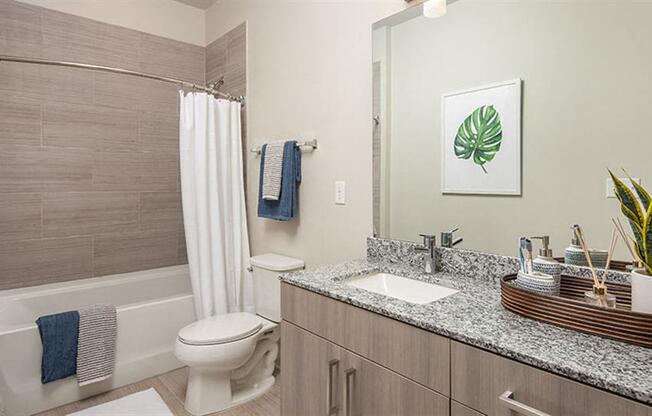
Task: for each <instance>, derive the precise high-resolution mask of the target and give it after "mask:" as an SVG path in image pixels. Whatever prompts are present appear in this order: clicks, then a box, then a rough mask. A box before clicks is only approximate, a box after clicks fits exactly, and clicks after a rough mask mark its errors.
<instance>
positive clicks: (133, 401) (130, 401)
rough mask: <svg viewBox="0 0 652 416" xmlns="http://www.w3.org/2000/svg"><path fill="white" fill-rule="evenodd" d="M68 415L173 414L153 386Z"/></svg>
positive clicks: (157, 415) (169, 415)
mask: <svg viewBox="0 0 652 416" xmlns="http://www.w3.org/2000/svg"><path fill="white" fill-rule="evenodd" d="M68 416H174V415H173V414H172V412H171V411H170V409H169V408H168V407H167V405H166V404H165V402H163V399H161V396H159V394H158V393H157V392H156V390H154V389H153V388H151V389H147V390H144V391H140V392H138V393H134V394H130V395H129V396H125V397H123V398H121V399H117V400H113V401H111V402H107V403H103V404H100V405H97V406H94V407H89V408H88V409H85V410H82V411H79V412H75V413H70V414H69V415H68Z"/></svg>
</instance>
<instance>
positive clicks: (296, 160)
mask: <svg viewBox="0 0 652 416" xmlns="http://www.w3.org/2000/svg"><path fill="white" fill-rule="evenodd" d="M266 147H267V145H263V147H262V149H261V158H260V178H259V181H258V217H260V218H269V219H272V220H277V221H288V220H291V219H292V218H294V217H296V216H297V215H298V214H299V201H298V192H297V191H298V188H299V184H300V183H301V149H300V148H299V147H298V146H297V141H296V140H288V141H287V142H285V146H284V147H283V170H282V178H281V194H280V195H279V199H278V201H270V200H266V199H263V174H264V173H265V170H264V169H265V150H266Z"/></svg>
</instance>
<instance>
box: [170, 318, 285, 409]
mask: <svg viewBox="0 0 652 416" xmlns="http://www.w3.org/2000/svg"><path fill="white" fill-rule="evenodd" d="M279 338H280V333H279V331H278V325H277V324H276V323H274V322H271V321H267V320H266V319H264V318H262V317H259V316H257V315H253V314H249V313H230V314H225V315H217V316H213V317H210V318H206V319H202V320H200V321H197V322H194V323H192V324H190V325H188V326H186V327H185V328H183V329H182V330H181V331H179V336H178V337H177V340H176V343H175V355H176V356H177V358H178V359H179V361H181V362H182V363H184V364H185V365H187V366H188V367H189V369H190V370H189V374H188V387H187V389H186V401H185V408H186V410H187V411H188V412H189V413H191V414H193V415H205V414H209V413H214V412H217V411H220V410H223V409H227V408H229V407H232V406H235V405H238V404H240V403H243V402H245V401H247V400H251V399H253V398H256V397H258V396H260V395H262V394H264V393H265V392H266V391H267V390H269V389H270V388H271V387H272V385H273V384H274V376H273V373H274V363H275V361H276V357H277V356H278V346H277V344H278V339H279ZM265 341H267V342H265Z"/></svg>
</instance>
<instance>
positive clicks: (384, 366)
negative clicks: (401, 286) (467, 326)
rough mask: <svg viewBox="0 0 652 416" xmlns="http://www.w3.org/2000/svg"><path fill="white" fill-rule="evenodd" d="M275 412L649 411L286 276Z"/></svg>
mask: <svg viewBox="0 0 652 416" xmlns="http://www.w3.org/2000/svg"><path fill="white" fill-rule="evenodd" d="M281 311H282V317H283V322H282V329H281V331H282V338H281V357H282V358H281V362H282V363H283V367H282V368H283V369H282V374H283V375H282V377H281V380H282V390H281V391H282V398H281V408H282V414H283V415H284V416H295V415H296V416H313V415H315V416H320V415H325V416H384V415H387V416H402V415H409V416H426V415H428V416H440V415H451V416H483V415H484V416H547V415H550V416H652V407H650V406H646V405H644V404H641V403H638V402H635V401H633V400H629V399H626V398H623V397H620V396H617V395H615V394H611V393H608V392H605V391H602V390H599V389H596V388H593V387H589V386H587V385H584V384H581V383H578V382H575V381H572V380H569V379H566V378H564V377H560V376H557V375H554V374H551V373H549V372H546V371H543V370H540V369H537V368H534V367H531V366H529V365H525V364H521V363H518V362H516V361H513V360H510V359H508V358H504V357H502V356H500V355H497V354H493V353H490V352H487V351H484V350H481V349H478V348H475V347H471V346H468V345H466V344H462V343H460V342H457V341H452V340H450V339H448V338H446V337H442V336H439V335H436V334H433V333H430V332H428V331H424V330H422V329H419V328H416V327H414V326H411V325H408V324H405V323H403V322H399V321H396V320H394V319H390V318H387V317H385V316H382V315H379V314H376V313H373V312H371V311H367V310H364V309H361V308H357V307H355V306H351V305H349V304H346V303H344V302H340V301H337V300H335V299H332V298H329V297H326V296H322V295H319V294H316V293H314V292H311V291H308V290H305V289H301V288H298V287H295V286H292V285H289V284H287V283H283V285H282V288H281Z"/></svg>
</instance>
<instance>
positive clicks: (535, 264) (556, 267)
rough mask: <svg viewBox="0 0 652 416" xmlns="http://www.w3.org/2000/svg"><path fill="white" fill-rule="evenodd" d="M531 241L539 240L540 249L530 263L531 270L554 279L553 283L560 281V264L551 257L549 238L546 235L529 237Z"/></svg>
mask: <svg viewBox="0 0 652 416" xmlns="http://www.w3.org/2000/svg"><path fill="white" fill-rule="evenodd" d="M531 239H532V240H541V244H542V246H543V247H542V248H540V249H539V255H538V256H537V257H536V258H535V259H534V260H533V261H532V269H533V270H534V271H535V272H539V273H545V274H549V275H551V276H552V277H554V279H555V282H556V283H557V284H559V282H560V281H561V264H560V263H559V262H558V261H557V260H555V259H554V257H553V256H552V250H551V249H550V237H549V236H547V235H544V236H541V237H531Z"/></svg>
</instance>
